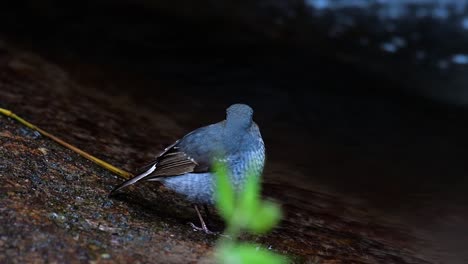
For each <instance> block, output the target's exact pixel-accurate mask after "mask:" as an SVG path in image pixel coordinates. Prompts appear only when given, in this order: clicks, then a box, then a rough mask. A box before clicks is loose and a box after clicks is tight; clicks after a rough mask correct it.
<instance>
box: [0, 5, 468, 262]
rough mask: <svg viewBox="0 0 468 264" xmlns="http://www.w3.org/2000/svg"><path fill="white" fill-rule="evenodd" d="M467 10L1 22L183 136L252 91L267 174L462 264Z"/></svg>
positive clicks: (48, 17) (19, 9)
mask: <svg viewBox="0 0 468 264" xmlns="http://www.w3.org/2000/svg"><path fill="white" fill-rule="evenodd" d="M379 2H380V3H379ZM467 7H468V3H467V1H449V0H446V1H442V0H439V1H436V0H433V1H430V0H428V1H411V0H407V1H338V0H337V1H332V0H330V1H327V0H321V1H319V0H317V1H313V0H310V1H293V0H292V1H286V0H284V1H281V0H263V1H262V0H257V1H227V0H225V1H147V0H140V1H130V0H128V1H127V0H120V1H104V0H100V1H66V2H65V1H52V0H50V1H10V2H9V3H7V2H2V4H1V6H0V34H2V37H3V38H5V39H7V40H8V41H12V42H14V43H16V44H17V47H20V48H22V49H27V50H32V51H34V52H37V53H38V54H41V55H42V56H44V57H46V58H48V59H50V60H51V61H53V62H55V63H56V64H57V65H61V66H62V67H64V68H65V69H67V70H68V71H69V73H70V75H71V76H72V77H73V78H74V79H76V80H78V81H79V82H81V83H84V84H88V85H90V86H92V87H94V88H97V89H98V90H100V91H101V92H102V93H103V94H107V95H112V96H118V97H119V98H121V97H124V98H127V99H128V100H131V101H133V102H136V104H138V105H139V106H140V107H142V108H144V109H146V110H147V111H155V112H158V113H164V114H168V115H169V116H170V117H171V118H173V119H175V120H176V121H177V122H179V123H180V124H184V126H185V128H186V132H188V131H190V130H191V129H194V128H196V127H198V126H201V125H204V124H207V123H211V122H215V121H217V120H220V119H222V118H223V116H224V109H225V108H226V106H228V105H230V104H232V103H236V102H244V103H248V104H250V105H251V106H252V107H253V108H254V110H255V111H256V112H255V120H256V121H257V123H259V125H260V127H261V129H262V134H263V136H264V138H265V141H266V143H267V149H268V157H269V159H268V162H269V163H268V165H267V166H268V167H267V168H269V169H267V172H266V175H265V180H266V182H267V183H272V184H273V183H274V184H278V183H279V184H283V186H284V191H285V192H288V191H290V192H294V189H293V188H294V187H297V186H301V188H304V189H305V190H306V191H307V190H310V191H312V190H314V191H315V190H318V189H323V190H327V191H328V192H332V193H335V194H336V195H340V196H341V195H343V196H344V197H349V199H359V200H360V201H361V202H362V203H364V204H365V205H366V206H368V207H369V208H373V209H375V210H376V212H378V214H379V215H380V216H383V217H384V218H388V219H398V221H399V222H401V223H402V225H404V226H406V227H407V228H409V229H411V230H413V231H414V232H415V233H416V234H417V235H416V236H422V237H424V239H427V240H428V241H430V242H429V244H431V247H428V248H427V252H425V253H426V254H429V255H442V256H443V259H444V260H445V261H447V262H444V263H464V261H465V260H466V258H465V257H466V252H465V250H464V247H463V246H462V245H463V244H464V243H466V242H468V237H467V236H468V224H467V222H466V216H467V213H468V205H467V204H466V203H467V201H468V197H467V195H466V189H467V187H468V176H467V172H468V165H467V163H466V158H467V154H468V149H467V147H468V140H467V137H466V135H467V133H468V125H467V121H468V119H467V118H468V112H467V109H466V106H467V104H468V79H467V76H468V75H467V72H468V41H467V40H468V38H467V36H468V9H467ZM87 110H89V111H93V109H87ZM142 126H145V124H142ZM128 129H129V130H132V129H139V128H128ZM140 129H141V128H140ZM176 136H181V135H176ZM167 143H170V142H167ZM150 147H151V146H145V148H144V149H145V150H146V149H150ZM138 162H143V160H138ZM279 167H280V168H281V169H278V168H279ZM266 191H267V192H268V188H267V190H266ZM301 195H302V198H303V199H304V200H307V199H308V198H307V192H304V193H301ZM273 196H274V195H273ZM309 202H310V203H313V202H314V201H309ZM291 203H294V202H291ZM432 246H434V247H436V248H437V249H433V248H432Z"/></svg>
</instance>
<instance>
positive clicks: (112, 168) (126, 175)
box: [0, 108, 133, 179]
mask: <svg viewBox="0 0 468 264" xmlns="http://www.w3.org/2000/svg"><path fill="white" fill-rule="evenodd" d="M0 114H3V115H5V116H8V117H10V118H13V119H15V120H16V121H18V122H20V123H21V124H23V125H25V126H27V127H29V128H30V129H33V130H36V131H37V132H39V133H41V134H42V135H43V136H45V137H47V138H50V139H52V140H53V141H55V142H57V143H59V144H60V145H62V146H64V147H66V148H68V149H70V150H72V151H74V152H76V153H78V154H79V155H81V156H82V157H84V158H85V159H88V160H90V161H92V162H94V163H96V164H97V165H99V166H101V167H103V168H104V169H106V170H109V171H111V172H113V173H115V174H117V175H119V176H121V177H122V178H125V179H130V178H131V177H132V176H133V175H132V174H131V173H130V172H127V171H124V170H121V169H119V168H117V167H115V166H113V165H111V164H109V163H107V162H105V161H103V160H101V159H98V158H96V157H94V156H92V155H91V154H88V153H86V152H84V151H83V150H81V149H79V148H77V147H75V146H73V145H70V144H68V143H67V142H65V141H63V140H61V139H60V138H58V137H56V136H54V135H52V134H50V133H48V132H47V131H44V130H42V129H41V128H39V127H37V126H35V125H33V124H31V123H29V122H28V121H26V120H24V119H23V118H21V117H19V116H17V115H16V114H15V113H13V112H12V111H10V110H7V109H4V108H0Z"/></svg>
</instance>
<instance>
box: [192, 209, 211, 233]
mask: <svg viewBox="0 0 468 264" xmlns="http://www.w3.org/2000/svg"><path fill="white" fill-rule="evenodd" d="M194 207H195V211H197V215H198V219H200V223H201V227H198V226H196V225H194V224H193V223H190V225H191V226H192V227H193V229H195V230H198V231H201V230H203V231H204V232H205V233H207V234H210V235H213V234H216V232H212V231H210V230H209V229H208V227H207V226H206V224H205V221H204V220H203V217H202V215H201V214H200V210H198V206H197V205H196V204H195V205H194Z"/></svg>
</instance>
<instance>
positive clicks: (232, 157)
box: [111, 104, 265, 233]
mask: <svg viewBox="0 0 468 264" xmlns="http://www.w3.org/2000/svg"><path fill="white" fill-rule="evenodd" d="M252 117H253V110H252V108H251V107H250V106H248V105H245V104H234V105H231V106H230V107H229V108H228V109H227V110H226V120H223V121H221V122H218V123H215V124H211V125H208V126H205V127H201V128H198V129H196V130H194V131H192V132H190V133H188V134H187V135H185V136H184V137H183V138H181V139H179V140H177V141H176V142H175V143H174V144H172V145H170V146H168V147H167V148H166V149H164V151H163V152H162V153H161V154H159V155H158V156H157V157H156V159H155V160H154V161H153V162H152V163H150V164H149V165H148V167H149V169H148V170H146V171H145V172H143V173H142V174H140V175H138V176H136V177H134V178H132V179H130V180H128V181H125V182H124V183H122V184H120V185H119V186H117V187H115V188H114V190H112V192H111V194H113V193H114V192H116V191H118V190H120V189H122V188H125V187H127V186H129V185H132V184H134V183H136V182H138V181H160V182H161V183H162V184H163V185H164V186H166V187H167V188H169V189H171V190H173V191H175V192H177V193H180V194H182V195H185V196H186V198H187V199H188V200H189V201H191V202H193V203H194V204H195V210H196V211H197V215H198V217H199V219H200V222H201V228H199V227H196V226H194V225H193V224H192V226H193V227H194V228H195V229H197V230H203V231H205V232H206V233H211V231H209V230H208V228H207V226H206V224H205V222H204V220H203V218H202V216H201V214H200V211H199V210H198V207H197V205H196V204H203V205H207V204H208V205H212V204H214V202H215V201H214V188H215V186H214V184H215V179H214V177H215V176H214V175H213V171H212V169H213V162H214V161H215V160H220V161H222V162H224V163H225V164H226V165H227V168H228V169H229V172H230V175H231V176H230V180H231V183H232V185H233V187H234V189H235V190H236V191H239V190H241V189H242V187H243V183H244V182H245V179H246V171H247V170H252V171H253V172H254V173H255V175H261V173H262V171H263V166H264V164H265V146H264V143H263V139H262V136H261V134H260V130H259V128H258V126H257V124H256V123H255V122H254V121H253V119H252ZM220 154H221V155H220Z"/></svg>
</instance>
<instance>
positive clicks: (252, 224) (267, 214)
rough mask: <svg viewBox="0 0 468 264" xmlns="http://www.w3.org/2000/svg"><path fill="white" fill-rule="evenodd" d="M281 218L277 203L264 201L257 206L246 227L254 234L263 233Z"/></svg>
mask: <svg viewBox="0 0 468 264" xmlns="http://www.w3.org/2000/svg"><path fill="white" fill-rule="evenodd" d="M280 219H281V210H280V208H279V206H278V205H276V204H274V203H272V202H268V201H265V202H263V203H262V204H261V206H259V208H258V210H257V211H256V213H255V217H254V218H252V220H253V221H249V223H248V225H247V229H249V230H250V231H252V232H253V233H256V234H263V233H266V232H268V231H269V230H270V229H272V228H273V227H275V226H276V225H277V224H278V222H279V221H280Z"/></svg>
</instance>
